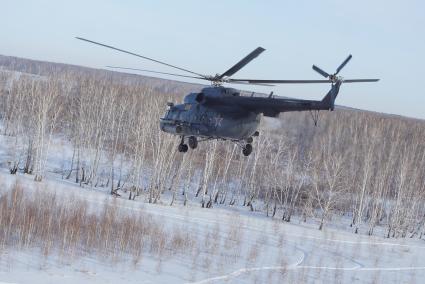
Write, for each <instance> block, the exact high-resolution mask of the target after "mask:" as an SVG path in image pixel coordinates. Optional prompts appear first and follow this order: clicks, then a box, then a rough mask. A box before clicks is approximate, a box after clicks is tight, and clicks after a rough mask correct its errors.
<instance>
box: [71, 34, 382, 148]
mask: <svg viewBox="0 0 425 284" xmlns="http://www.w3.org/2000/svg"><path fill="white" fill-rule="evenodd" d="M77 39H79V40H82V41H86V42H89V43H92V44H96V45H100V46H103V47H106V48H110V49H113V50H116V51H119V52H123V53H127V54H130V55H133V56H136V57H139V58H143V59H146V60H150V61H153V62H156V63H158V64H161V65H165V66H168V67H171V68H174V69H177V70H180V71H184V72H186V73H189V74H191V75H182V74H174V73H167V72H159V71H152V70H145V69H136V68H125V67H115V66H108V67H110V68H117V69H123V70H132V71H142V72H149V73H155V74H165V75H172V76H178V77H183V78H194V79H201V80H207V81H210V82H211V84H212V86H211V87H205V88H203V89H202V90H201V91H200V92H193V93H190V94H188V95H186V96H185V98H184V102H183V104H178V105H174V104H173V103H168V104H167V105H168V109H167V112H166V113H165V115H164V117H163V118H161V119H160V128H161V130H162V131H165V132H168V133H171V134H174V135H178V136H180V138H181V140H180V144H179V146H178V151H179V152H182V153H185V152H187V151H188V149H189V147H190V148H191V149H196V148H197V146H198V142H200V141H205V140H210V139H220V140H230V141H233V142H235V143H237V145H239V146H240V147H241V148H242V152H243V154H244V155H245V156H249V155H250V154H251V153H252V150H253V148H252V142H253V137H255V136H258V135H259V132H258V130H257V128H258V125H259V124H260V119H261V115H263V116H267V117H277V116H278V115H279V113H281V112H290V111H310V112H312V114H313V113H314V114H313V120H314V122H315V124H317V119H318V112H319V111H320V110H329V111H333V110H334V108H335V99H336V97H337V95H338V93H339V89H340V87H341V85H342V84H343V83H359V82H376V81H379V79H344V78H342V77H340V76H338V74H339V72H340V71H341V70H342V68H344V66H345V65H346V64H347V63H348V61H350V60H351V58H352V56H351V55H349V56H348V57H347V58H346V59H345V60H344V61H343V62H342V63H341V65H340V66H339V67H338V68H337V69H336V71H335V73H333V74H330V73H327V72H325V71H323V70H322V69H321V68H319V67H317V66H315V65H313V67H312V68H313V70H315V71H316V72H318V73H319V74H320V75H322V76H323V77H325V78H326V79H325V80H323V79H322V80H262V79H260V80H257V79H234V78H230V77H231V76H233V75H234V74H235V73H236V72H238V71H239V70H241V69H242V68H243V67H244V66H245V65H247V64H248V63H249V62H251V61H252V60H253V59H254V58H256V57H257V56H258V55H260V54H261V53H262V52H263V51H265V49H264V48H262V47H258V48H256V49H255V50H253V51H252V52H251V53H250V54H248V55H247V56H245V57H244V58H243V59H242V60H240V61H239V62H238V63H236V64H235V65H234V66H232V67H231V68H230V69H228V70H227V71H226V72H224V73H222V74H216V75H213V76H208V75H203V74H200V73H197V72H193V71H191V70H188V69H185V68H181V67H178V66H174V65H171V64H168V63H165V62H162V61H159V60H156V59H152V58H149V57H146V56H143V55H140V54H136V53H133V52H130V51H126V50H123V49H120V48H116V47H113V46H110V45H106V44H103V43H99V42H95V41H92V40H88V39H85V38H80V37H77ZM223 83H231V84H248V85H249V84H251V85H266V86H273V84H311V83H313V84H314V83H329V84H331V89H330V90H329V92H328V93H327V94H326V95H325V97H324V98H323V99H322V100H320V101H315V100H301V99H286V98H275V97H273V92H272V93H271V94H270V95H269V96H267V97H266V96H256V97H254V93H252V95H251V96H242V95H241V93H240V91H238V90H236V89H234V88H228V87H223ZM186 140H187V144H186V143H185V141H186Z"/></svg>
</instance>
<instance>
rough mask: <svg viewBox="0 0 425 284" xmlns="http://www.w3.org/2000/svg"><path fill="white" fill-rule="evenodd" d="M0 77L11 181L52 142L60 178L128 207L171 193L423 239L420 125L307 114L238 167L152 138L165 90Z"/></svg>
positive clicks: (227, 150)
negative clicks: (65, 152)
mask: <svg viewBox="0 0 425 284" xmlns="http://www.w3.org/2000/svg"><path fill="white" fill-rule="evenodd" d="M0 73H1V77H0V82H2V86H0V90H1V97H0V102H1V103H0V115H1V119H2V132H3V134H4V135H8V136H11V137H13V139H14V140H15V143H14V144H13V146H12V147H11V149H9V157H10V160H9V161H8V164H9V167H10V172H11V173H12V174H15V173H16V172H18V171H22V172H24V173H28V174H33V175H34V178H35V180H37V181H41V180H42V179H43V177H44V176H45V174H46V169H47V164H48V156H49V153H50V147H51V145H52V142H53V139H63V140H66V141H67V143H69V145H71V146H70V148H71V151H72V155H69V156H67V158H66V161H63V163H64V164H63V165H64V166H63V168H62V169H60V170H61V173H62V176H63V177H64V178H66V179H70V180H71V179H72V180H74V181H75V182H76V183H79V184H80V185H82V186H84V185H89V186H96V187H105V188H108V190H109V191H110V192H111V194H114V195H122V196H126V197H127V198H129V199H136V198H138V199H140V198H143V199H146V200H147V201H148V202H152V203H155V202H158V201H159V200H160V199H161V198H162V196H163V195H164V194H171V196H172V200H171V204H174V203H176V202H179V203H183V204H186V202H187V201H188V200H189V199H194V200H199V201H200V202H201V205H202V206H203V207H213V206H214V205H215V204H222V205H230V206H231V205H244V206H247V207H249V208H251V210H262V211H264V212H265V213H266V214H267V216H271V217H274V218H281V219H282V220H284V221H287V222H290V221H291V220H292V219H293V217H297V219H301V220H303V221H307V220H309V219H311V218H314V220H318V226H319V229H322V228H323V226H324V225H325V224H326V222H328V221H329V220H331V219H332V218H334V217H335V216H341V215H343V216H345V219H344V220H350V221H349V222H350V224H349V225H351V226H352V228H353V232H355V233H357V232H363V233H367V234H370V235H372V234H374V233H375V231H376V229H377V228H380V230H382V229H385V235H386V236H388V237H418V238H422V236H423V234H424V233H425V226H424V222H425V208H424V207H425V170H424V169H425V143H424V141H425V122H424V121H421V120H415V119H407V118H402V117H396V116H389V115H380V114H376V113H370V112H361V111H350V110H336V111H334V112H331V113H327V112H323V114H321V116H320V121H319V125H318V126H317V127H314V126H313V123H312V122H311V118H310V116H309V115H310V114H309V113H289V114H283V115H282V116H281V118H280V119H279V121H274V122H273V124H276V122H278V124H280V125H278V126H276V125H275V126H273V128H271V127H270V124H268V123H264V124H263V125H262V127H261V129H260V136H259V137H257V138H256V139H255V141H254V144H253V146H254V151H253V153H252V154H251V156H249V157H244V156H243V155H241V151H240V149H239V148H238V146H236V145H234V144H232V143H231V142H217V141H211V142H202V143H200V147H199V148H198V149H196V150H195V151H189V152H188V153H186V154H181V153H178V152H177V150H176V149H177V145H178V140H179V139H178V137H174V136H171V135H168V134H166V133H163V132H161V131H160V130H159V118H160V117H161V115H162V114H163V112H164V111H165V106H166V102H167V101H173V102H179V101H181V100H182V98H183V95H184V93H183V92H181V91H180V90H181V87H175V86H173V84H172V83H170V82H169V81H165V82H166V83H168V84H170V85H169V86H168V87H163V88H162V89H161V90H159V89H158V88H153V87H151V86H150V85H149V84H146V82H144V81H143V80H141V81H137V80H136V79H135V78H134V77H135V76H131V79H130V80H127V79H126V76H125V75H123V74H115V73H112V72H106V71H105V72H103V71H100V70H93V71H91V72H88V71H87V69H84V72H81V73H79V72H78V70H74V69H72V70H66V69H65V70H62V71H61V72H58V73H56V74H52V75H49V76H44V77H43V78H35V77H29V76H20V77H19V78H15V77H13V75H11V73H10V72H9V73H4V72H3V73H2V72H0ZM50 155H52V154H51V153H50ZM58 155H59V154H58ZM64 157H65V156H64Z"/></svg>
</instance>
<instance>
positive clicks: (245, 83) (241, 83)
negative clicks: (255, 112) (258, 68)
mask: <svg viewBox="0 0 425 284" xmlns="http://www.w3.org/2000/svg"><path fill="white" fill-rule="evenodd" d="M225 83H228V84H238V85H255V86H267V87H273V86H275V85H272V84H265V83H248V82H243V81H225Z"/></svg>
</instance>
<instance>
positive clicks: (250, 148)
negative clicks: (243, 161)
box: [242, 144, 252, 156]
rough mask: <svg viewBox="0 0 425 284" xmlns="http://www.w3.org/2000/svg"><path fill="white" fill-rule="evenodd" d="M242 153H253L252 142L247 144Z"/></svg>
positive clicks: (247, 154) (246, 154)
mask: <svg viewBox="0 0 425 284" xmlns="http://www.w3.org/2000/svg"><path fill="white" fill-rule="evenodd" d="M242 153H243V154H244V155H245V156H249V154H251V153H252V145H251V144H246V145H245V147H244V148H243V150H242Z"/></svg>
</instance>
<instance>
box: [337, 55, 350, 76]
mask: <svg viewBox="0 0 425 284" xmlns="http://www.w3.org/2000/svg"><path fill="white" fill-rule="evenodd" d="M352 57H353V56H352V55H351V54H350V55H348V57H347V58H346V59H345V60H344V62H342V63H341V65H339V67H338V68H337V69H336V73H335V75H338V73H339V71H341V69H342V68H344V66H345V64H347V63H348V61H350V59H351V58H352Z"/></svg>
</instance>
